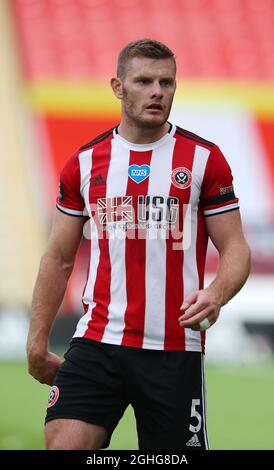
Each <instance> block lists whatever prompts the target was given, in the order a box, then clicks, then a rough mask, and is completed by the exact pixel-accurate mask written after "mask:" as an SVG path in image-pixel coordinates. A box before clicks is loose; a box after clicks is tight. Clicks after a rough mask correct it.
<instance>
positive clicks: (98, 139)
mask: <svg viewBox="0 0 274 470" xmlns="http://www.w3.org/2000/svg"><path fill="white" fill-rule="evenodd" d="M113 129H114V127H112V128H111V129H108V130H107V131H105V132H103V133H102V134H99V135H97V137H94V138H93V139H92V140H91V141H90V142H88V143H87V144H84V145H82V146H81V147H80V148H79V152H83V151H84V150H88V149H90V148H92V147H94V146H95V145H98V144H100V143H101V142H103V141H104V140H106V139H108V138H109V137H110V136H111V135H112V134H113Z"/></svg>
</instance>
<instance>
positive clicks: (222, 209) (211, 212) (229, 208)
mask: <svg viewBox="0 0 274 470" xmlns="http://www.w3.org/2000/svg"><path fill="white" fill-rule="evenodd" d="M238 207H239V204H238V203H237V202H234V203H233V204H227V206H222V207H217V208H215V209H209V210H207V211H204V215H214V214H219V213H220V212H227V211H232V210H233V209H238Z"/></svg>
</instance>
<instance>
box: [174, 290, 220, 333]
mask: <svg viewBox="0 0 274 470" xmlns="http://www.w3.org/2000/svg"><path fill="white" fill-rule="evenodd" d="M221 306H222V302H221V296H220V295H219V294H217V293H216V291H215V289H212V288H210V287H209V288H207V289H203V290H199V291H196V292H193V293H192V294H190V295H189V296H188V297H187V299H186V300H185V301H184V303H183V304H182V306H181V310H184V311H185V313H184V314H183V315H182V316H181V317H179V318H178V321H179V324H180V326H182V327H184V328H191V329H192V330H196V331H199V330H201V329H203V328H201V325H200V322H201V321H202V320H205V319H207V320H208V322H209V324H210V326H211V325H213V323H215V322H216V320H217V319H218V316H219V314H220V309H221ZM204 329H205V328H204Z"/></svg>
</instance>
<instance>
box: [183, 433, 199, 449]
mask: <svg viewBox="0 0 274 470" xmlns="http://www.w3.org/2000/svg"><path fill="white" fill-rule="evenodd" d="M186 445H187V446H188V447H201V443H200V441H199V439H198V436H197V434H194V436H192V437H191V439H189V441H188V442H187V443H186Z"/></svg>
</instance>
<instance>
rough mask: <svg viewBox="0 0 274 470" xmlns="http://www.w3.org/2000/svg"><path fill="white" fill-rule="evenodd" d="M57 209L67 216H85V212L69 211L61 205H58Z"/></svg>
mask: <svg viewBox="0 0 274 470" xmlns="http://www.w3.org/2000/svg"><path fill="white" fill-rule="evenodd" d="M56 207H58V209H59V210H60V211H61V212H65V213H66V214H69V215H79V216H83V215H84V212H83V211H77V210H75V209H68V208H67V207H65V206H61V205H60V204H56Z"/></svg>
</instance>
